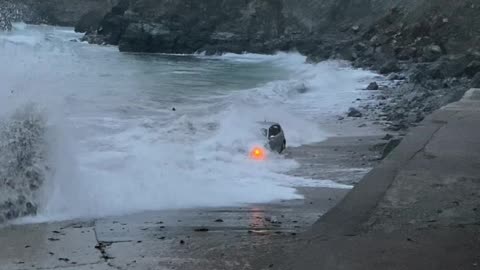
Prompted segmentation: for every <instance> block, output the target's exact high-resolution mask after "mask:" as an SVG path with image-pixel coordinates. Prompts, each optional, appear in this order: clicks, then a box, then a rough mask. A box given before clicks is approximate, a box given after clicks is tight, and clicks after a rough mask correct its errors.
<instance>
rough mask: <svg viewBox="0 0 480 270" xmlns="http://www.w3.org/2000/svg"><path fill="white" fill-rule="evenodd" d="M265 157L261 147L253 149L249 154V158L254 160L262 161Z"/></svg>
mask: <svg viewBox="0 0 480 270" xmlns="http://www.w3.org/2000/svg"><path fill="white" fill-rule="evenodd" d="M266 156H267V155H266V153H265V149H263V148H261V147H254V148H253V149H252V151H251V152H250V158H252V159H255V160H264V159H265V158H266Z"/></svg>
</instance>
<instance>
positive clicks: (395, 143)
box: [382, 138, 402, 159]
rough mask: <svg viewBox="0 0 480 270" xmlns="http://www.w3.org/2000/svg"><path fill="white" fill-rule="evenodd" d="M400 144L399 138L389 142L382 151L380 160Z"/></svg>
mask: <svg viewBox="0 0 480 270" xmlns="http://www.w3.org/2000/svg"><path fill="white" fill-rule="evenodd" d="M401 142H402V139H401V138H398V139H392V140H390V141H389V142H388V143H387V145H386V146H385V148H384V149H383V152H382V159H385V158H386V157H387V156H388V155H389V154H390V153H391V152H392V151H393V150H394V149H395V148H396V147H397V146H398V145H399V144H400V143H401Z"/></svg>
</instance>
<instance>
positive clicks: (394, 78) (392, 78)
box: [387, 73, 405, 81]
mask: <svg viewBox="0 0 480 270" xmlns="http://www.w3.org/2000/svg"><path fill="white" fill-rule="evenodd" d="M387 80H390V81H399V80H405V76H403V75H402V74H398V73H392V74H390V75H388V77H387Z"/></svg>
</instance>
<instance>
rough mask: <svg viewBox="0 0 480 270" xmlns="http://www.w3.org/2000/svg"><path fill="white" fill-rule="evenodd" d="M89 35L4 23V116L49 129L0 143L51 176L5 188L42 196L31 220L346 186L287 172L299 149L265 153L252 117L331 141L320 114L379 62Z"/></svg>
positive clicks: (12, 194) (292, 136) (342, 103)
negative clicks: (138, 43)
mask: <svg viewBox="0 0 480 270" xmlns="http://www.w3.org/2000/svg"><path fill="white" fill-rule="evenodd" d="M80 37H81V35H80V34H77V33H74V32H73V30H72V29H69V28H59V27H49V26H31V25H25V24H21V23H19V24H15V26H14V31H12V32H10V33H0V125H3V127H5V126H9V125H10V124H11V123H12V121H14V120H12V119H18V117H25V118H28V119H31V118H34V119H41V120H39V121H36V120H35V121H34V122H35V123H37V124H38V125H42V126H41V128H39V129H36V130H41V134H40V135H39V132H36V133H32V134H30V133H29V134H30V135H29V134H27V135H28V136H40V137H41V139H34V140H30V143H29V147H27V148H25V146H21V145H20V146H18V148H15V149H14V150H12V149H11V148H8V149H10V150H8V151H10V152H13V153H9V154H10V155H6V152H5V153H3V154H2V156H4V157H7V156H10V157H11V156H12V155H13V156H15V155H17V152H22V153H25V152H27V154H28V155H27V156H29V157H32V156H33V157H34V158H32V159H31V160H32V161H31V162H28V164H26V165H24V166H30V167H31V168H30V167H29V168H16V167H15V168H13V169H12V166H11V164H12V163H11V160H9V159H8V158H3V159H2V158H1V157H0V176H1V175H2V173H3V175H4V177H5V175H7V176H8V175H9V174H12V171H13V174H15V177H16V179H17V180H16V181H23V180H24V179H23V178H22V177H23V175H24V173H23V172H24V171H35V172H37V174H41V177H42V179H43V180H42V184H41V187H38V189H36V190H35V191H34V192H32V191H31V190H30V191H27V190H25V189H30V188H31V187H29V185H27V184H25V185H18V186H17V187H15V188H10V189H3V192H2V191H0V204H1V202H2V201H5V200H7V199H12V198H13V199H15V198H16V197H18V196H19V194H20V193H21V194H22V196H24V197H26V200H27V201H34V202H35V203H36V204H38V214H37V217H36V220H38V221H45V220H46V221H51V220H63V219H71V218H79V217H99V216H108V215H121V214H127V213H132V212H137V211H145V210H159V209H175V208H188V207H209V206H234V205H241V204H246V203H262V202H270V201H275V200H288V199H299V198H302V197H301V195H300V194H298V193H297V191H296V189H295V187H298V186H320V187H336V188H349V187H348V186H345V185H341V184H337V183H335V182H332V181H330V180H329V179H317V180H312V179H302V178H296V177H291V176H287V175H286V174H285V172H287V171H288V170H290V169H293V168H295V167H296V166H297V164H296V162H295V161H294V160H289V159H286V158H284V157H283V156H281V155H277V154H274V153H268V158H267V160H265V161H262V162H258V161H253V160H250V159H249V158H248V151H249V150H250V149H251V147H253V146H254V145H258V144H263V140H262V137H261V133H260V132H259V130H258V127H257V126H256V122H257V121H264V120H268V121H276V122H279V123H280V124H281V125H282V126H283V128H284V129H285V133H286V137H287V144H288V145H289V146H298V145H303V144H308V143H312V142H318V141H321V140H324V139H325V138H326V137H328V136H329V134H328V133H327V132H326V131H325V130H324V129H322V123H326V122H328V121H333V120H334V119H336V117H337V115H338V114H343V113H344V112H345V111H346V110H347V109H348V107H349V105H350V104H351V102H352V100H355V99H356V98H357V97H359V96H361V95H362V91H359V89H361V88H363V87H365V85H366V84H367V83H368V82H369V80H370V79H371V78H372V77H373V76H374V74H372V73H370V72H367V71H362V70H355V69H352V68H351V67H349V65H348V64H346V63H342V62H323V63H319V64H307V63H306V58H305V57H304V56H302V55H300V54H298V53H278V54H276V55H268V56H267V55H255V54H242V55H238V54H225V55H222V56H205V55H203V54H201V53H199V54H197V55H161V54H153V55H152V54H131V53H121V52H118V50H117V48H116V47H109V46H96V45H89V44H86V43H82V42H78V39H79V38H80ZM172 108H175V109H176V110H175V111H173V110H172ZM19 111H21V112H25V111H26V112H28V113H20V114H19V113H18V112H19ZM10 126H11V125H10ZM13 129H15V128H13ZM0 130H1V128H0ZM4 130H8V129H5V128H4ZM10 130H12V128H10ZM15 130H16V132H17V133H20V135H21V136H24V137H25V136H27V135H26V133H25V131H22V130H20V131H19V130H18V129H15ZM4 133H5V132H4ZM20 135H15V136H10V137H9V136H7V137H9V138H17V139H18V138H19V137H18V136H20ZM4 137H5V136H4ZM0 138H2V137H0ZM22 138H23V137H22ZM4 140H7V139H5V138H4ZM8 140H11V139H8ZM0 143H2V144H3V145H5V143H6V142H5V141H4V142H0ZM22 147H24V148H22ZM0 149H3V151H7V150H5V149H7V148H5V147H3V148H0ZM32 153H33V154H32ZM4 154H5V155H4ZM9 164H10V165H9ZM17 167H18V166H17ZM5 168H9V170H8V171H9V174H8V173H6V171H7V170H6V169H5ZM15 170H21V171H22V173H18V171H15ZM30 175H31V174H30ZM17 193H18V194H17Z"/></svg>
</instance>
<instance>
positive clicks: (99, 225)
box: [0, 136, 385, 270]
mask: <svg viewBox="0 0 480 270" xmlns="http://www.w3.org/2000/svg"><path fill="white" fill-rule="evenodd" d="M379 143H380V144H382V143H385V142H384V141H382V140H381V139H380V137H379V136H365V137H335V138H331V139H329V140H327V141H325V142H322V143H318V144H314V145H310V146H302V147H298V148H291V149H288V151H287V153H286V155H287V157H289V158H294V159H296V160H297V161H298V162H299V163H300V167H299V168H298V169H296V170H294V171H292V172H291V174H292V175H296V176H303V177H307V178H312V179H330V180H334V181H337V182H339V183H346V184H352V185H354V184H355V183H357V182H358V181H359V180H360V179H361V178H362V177H363V176H364V175H365V173H367V172H368V170H369V169H370V168H371V167H373V166H374V165H375V164H376V163H377V162H378V156H379V152H378V151H372V147H373V146H374V145H376V144H379ZM298 192H300V193H301V194H303V195H304V197H305V198H304V199H302V200H290V201H278V202H272V203H269V204H259V205H245V206H242V207H226V208H205V209H184V210H169V211H153V212H144V213H139V214H133V215H128V216H122V217H106V218H101V219H97V220H87V221H69V222H58V223H51V224H26V225H11V226H8V227H5V228H2V229H0V243H1V245H2V248H1V250H0V269H2V270H3V269H5V270H18V269H81V270H83V269H99V270H103V269H142V270H143V269H259V268H258V267H259V266H258V265H259V263H258V262H261V265H262V267H266V268H267V269H268V268H270V267H273V266H274V264H275V262H273V261H272V262H270V261H269V260H270V258H272V257H278V256H282V253H283V252H285V254H287V253H290V252H291V249H292V248H295V247H296V242H297V241H298V238H299V235H300V234H302V233H303V232H305V231H306V230H307V229H308V228H310V226H311V225H312V224H313V223H314V222H315V221H316V220H317V219H318V218H319V217H320V216H322V215H323V214H325V213H326V212H327V211H328V210H329V209H330V208H332V207H333V206H335V205H336V204H337V203H338V202H339V201H340V200H342V198H343V197H344V196H345V194H347V193H348V192H349V190H348V189H330V188H318V187H308V188H299V189H298ZM212 196H214V195H212Z"/></svg>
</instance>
